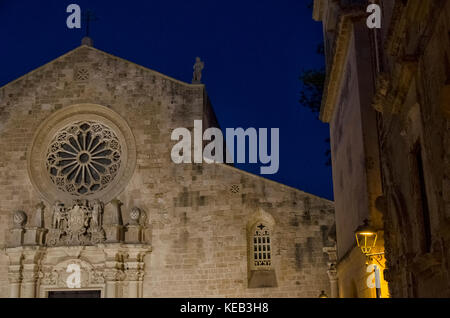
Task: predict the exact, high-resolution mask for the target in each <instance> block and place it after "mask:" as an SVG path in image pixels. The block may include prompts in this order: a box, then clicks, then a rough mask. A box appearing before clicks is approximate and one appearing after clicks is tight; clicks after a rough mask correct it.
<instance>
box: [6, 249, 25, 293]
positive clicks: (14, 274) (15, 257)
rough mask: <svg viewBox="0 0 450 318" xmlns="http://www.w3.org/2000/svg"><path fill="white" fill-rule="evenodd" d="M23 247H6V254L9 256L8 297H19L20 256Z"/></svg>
mask: <svg viewBox="0 0 450 318" xmlns="http://www.w3.org/2000/svg"><path fill="white" fill-rule="evenodd" d="M22 253H23V248H22V247H15V248H7V249H6V255H7V256H8V258H9V266H8V281H9V297H11V298H19V297H20V285H21V283H22V258H23V254H22Z"/></svg>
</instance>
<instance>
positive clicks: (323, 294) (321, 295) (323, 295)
mask: <svg viewBox="0 0 450 318" xmlns="http://www.w3.org/2000/svg"><path fill="white" fill-rule="evenodd" d="M319 298H328V296H327V294H325V291H323V290H322V291H321V292H320V295H319Z"/></svg>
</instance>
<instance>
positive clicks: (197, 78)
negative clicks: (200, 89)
mask: <svg viewBox="0 0 450 318" xmlns="http://www.w3.org/2000/svg"><path fill="white" fill-rule="evenodd" d="M204 68H205V63H204V62H202V60H201V59H200V58H199V57H197V58H196V59H195V64H194V75H193V77H192V83H201V81H202V71H203V69H204Z"/></svg>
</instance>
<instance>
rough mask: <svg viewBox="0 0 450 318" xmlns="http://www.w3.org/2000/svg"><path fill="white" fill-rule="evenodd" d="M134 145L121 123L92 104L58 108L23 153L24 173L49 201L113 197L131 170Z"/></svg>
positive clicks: (128, 130) (102, 107) (105, 109)
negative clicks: (24, 153)
mask: <svg viewBox="0 0 450 318" xmlns="http://www.w3.org/2000/svg"><path fill="white" fill-rule="evenodd" d="M135 161H136V148H135V142H134V137H133V135H132V133H131V130H130V128H129V127H128V125H127V123H126V122H125V121H124V120H123V119H122V118H121V117H120V116H119V115H118V114H116V113H115V112H113V111H112V110H110V109H108V108H106V107H104V106H100V105H93V104H81V105H74V106H70V107H67V108H64V109H62V110H60V111H58V112H56V113H54V114H53V115H52V116H50V118H49V119H47V120H46V121H45V122H44V123H43V124H42V125H41V126H40V127H39V128H38V131H37V133H36V135H35V138H34V140H33V143H32V146H31V148H30V151H29V154H28V170H29V174H30V179H31V181H32V183H33V185H34V186H35V188H36V189H37V190H38V192H39V193H40V194H41V195H42V196H43V197H44V198H45V199H46V200H48V201H49V202H50V203H53V202H55V201H57V200H59V201H63V202H64V201H66V202H70V201H72V200H74V199H80V198H83V199H100V200H102V201H103V202H105V203H107V202H109V201H110V200H112V199H114V198H115V197H116V196H117V195H118V194H119V193H120V192H121V191H123V189H124V188H125V186H126V184H127V183H128V181H129V179H130V178H131V176H132V173H133V171H134V166H135Z"/></svg>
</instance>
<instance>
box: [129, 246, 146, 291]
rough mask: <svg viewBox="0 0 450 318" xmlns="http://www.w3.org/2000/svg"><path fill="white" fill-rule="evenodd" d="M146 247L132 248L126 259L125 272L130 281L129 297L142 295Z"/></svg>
mask: <svg viewBox="0 0 450 318" xmlns="http://www.w3.org/2000/svg"><path fill="white" fill-rule="evenodd" d="M145 253H146V250H145V249H144V248H139V247H138V248H130V249H129V250H128V255H127V258H126V260H125V274H126V280H127V281H128V297H129V298H140V297H142V280H143V278H144V262H143V258H144V256H145Z"/></svg>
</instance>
